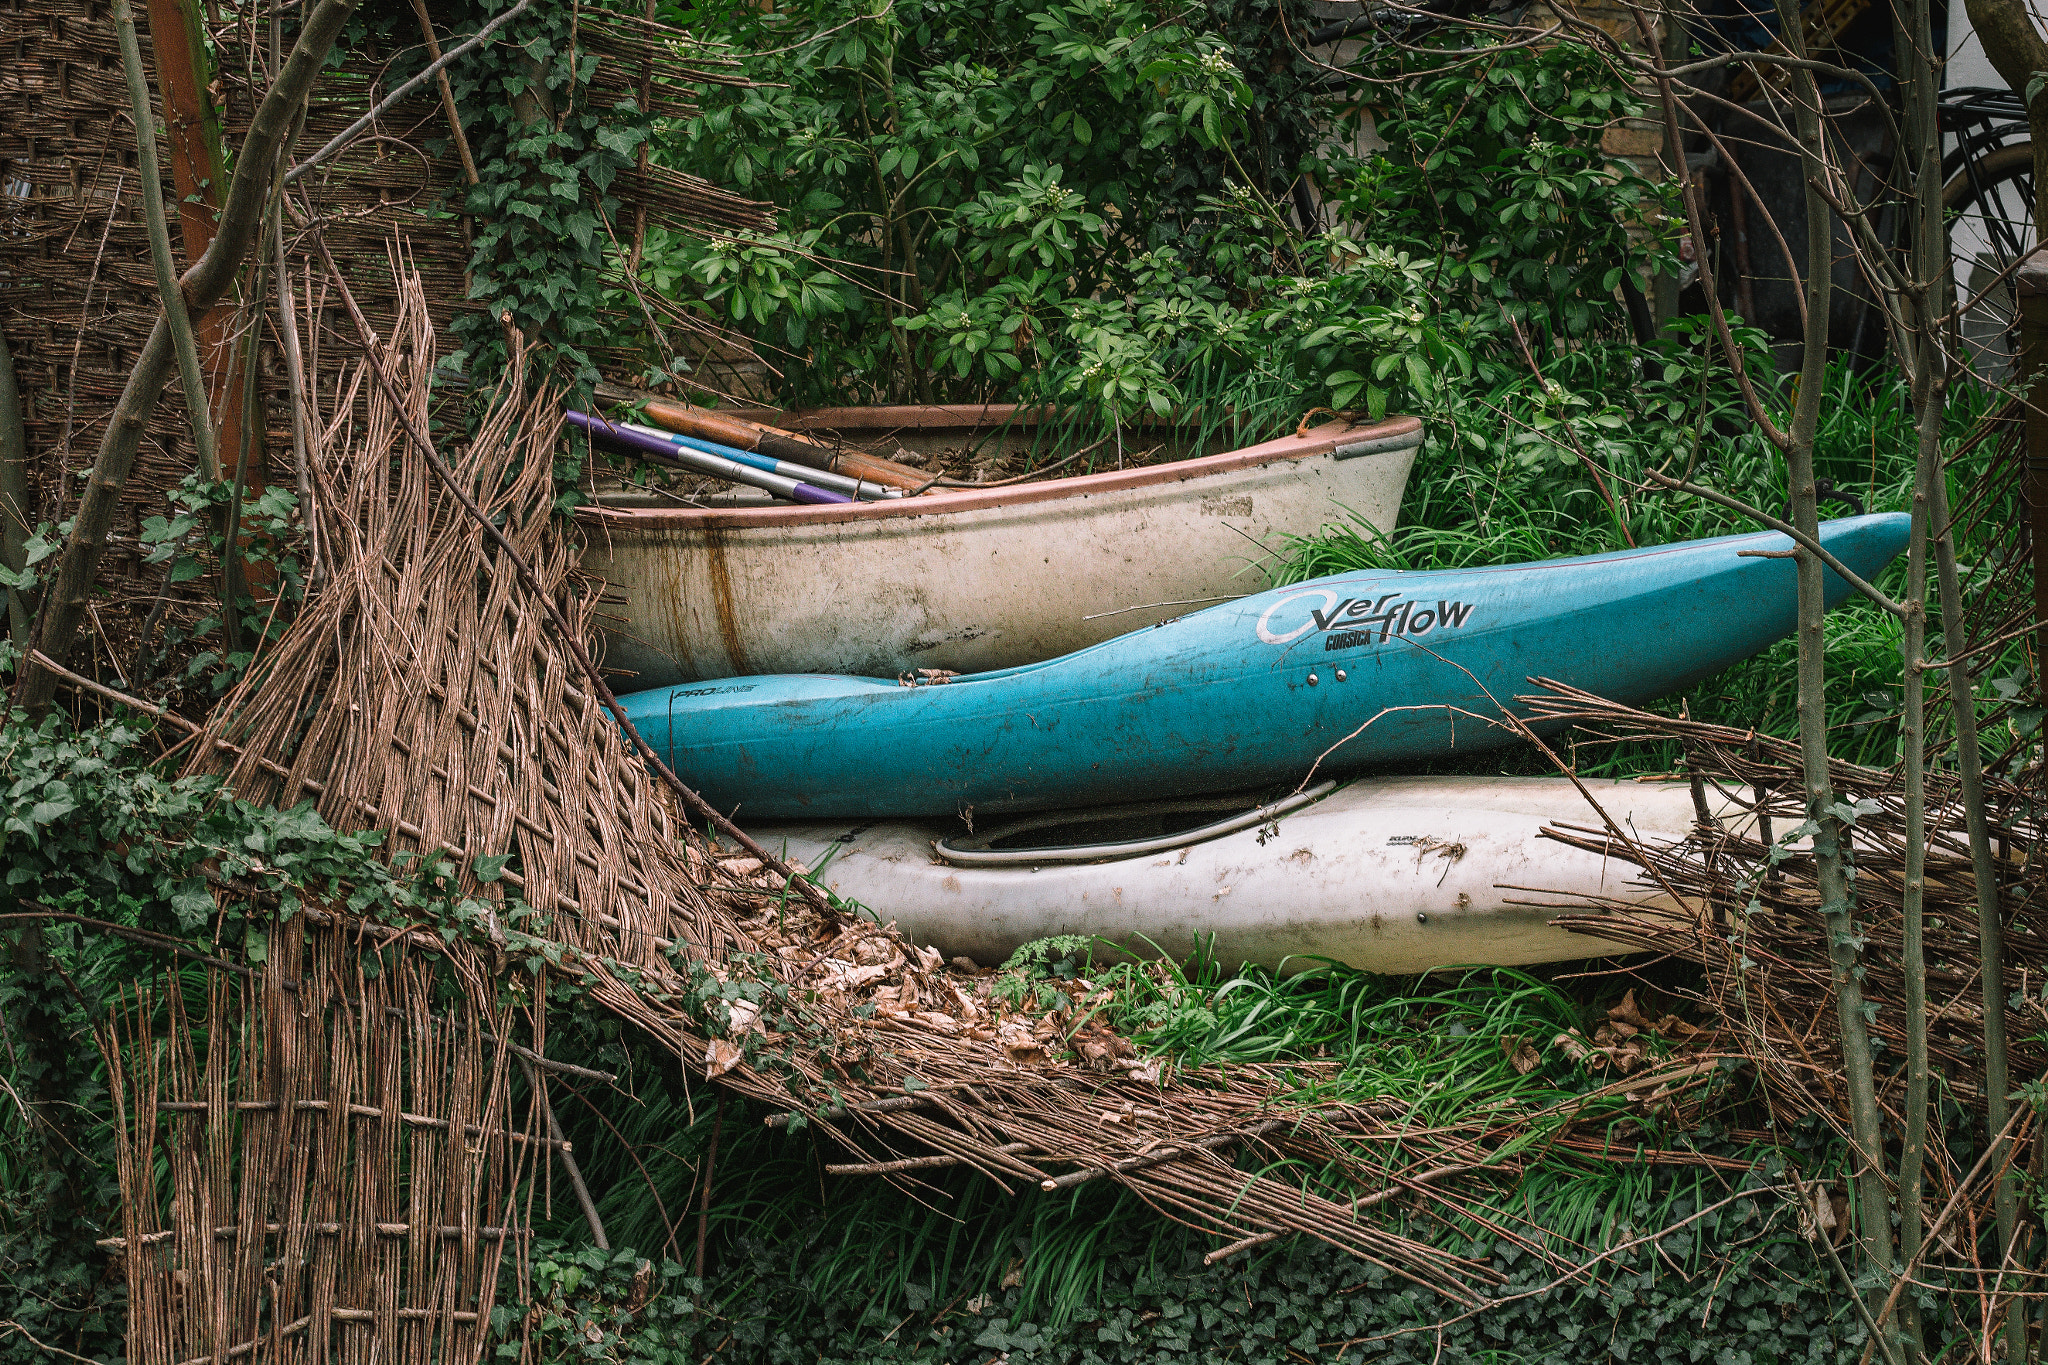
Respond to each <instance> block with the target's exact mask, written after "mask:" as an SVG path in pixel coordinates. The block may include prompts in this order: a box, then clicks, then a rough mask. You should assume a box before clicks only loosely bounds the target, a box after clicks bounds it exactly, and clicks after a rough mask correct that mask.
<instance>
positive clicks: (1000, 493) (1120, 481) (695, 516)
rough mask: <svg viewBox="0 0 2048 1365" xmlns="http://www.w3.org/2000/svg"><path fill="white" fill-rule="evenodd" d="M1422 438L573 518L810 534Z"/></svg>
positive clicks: (1336, 433)
mask: <svg viewBox="0 0 2048 1365" xmlns="http://www.w3.org/2000/svg"><path fill="white" fill-rule="evenodd" d="M1422 435H1423V432H1422V420H1421V419H1420V418H1417V417H1389V418H1387V419H1386V420H1385V421H1382V422H1374V423H1371V424H1369V425H1363V426H1361V425H1356V424H1354V423H1351V422H1341V421H1340V422H1326V423H1324V424H1323V425H1322V426H1319V427H1315V428H1313V429H1311V430H1309V431H1306V432H1303V433H1301V434H1299V435H1294V436H1282V437H1279V438H1278V439H1276V440H1271V441H1264V442H1261V443H1260V444H1258V445H1255V446H1246V447H1245V448H1244V449H1242V450H1228V451H1224V452H1223V453H1222V454H1219V455H1204V456H1202V457H1200V458H1199V459H1193V460H1175V461H1172V462H1170V463H1167V464H1156V465H1145V466H1143V467H1140V468H1136V469H1112V470H1106V471H1104V472H1102V473H1099V474H1077V475H1075V476H1073V477H1072V478H1065V479H1046V480H1044V481H1042V482H1039V483H1019V484H1011V485H1008V486H1007V487H1002V488H987V489H974V488H966V489H947V490H944V491H935V492H931V493H926V494H923V495H921V496H918V497H915V498H889V499H887V500H885V501H881V502H854V503H832V504H828V505H791V504H784V503H777V504H774V505H772V506H768V507H745V508H724V507H672V508H671V507H647V508H642V507H605V506H602V505H594V506H585V507H581V508H578V509H577V515H579V516H581V517H583V518H585V519H586V520H588V521H591V522H594V523H596V524H599V525H604V526H612V527H618V528H621V529H623V528H625V527H628V526H630V527H632V528H633V529H635V530H646V531H662V530H675V531H686V530H740V529H743V528H745V527H749V526H809V525H822V524H829V523H832V522H839V521H870V520H876V519H879V518H884V517H917V516H933V515H941V514H944V513H947V512H973V511H980V510H984V509H989V508H997V507H1016V506H1021V505H1025V504H1029V503H1034V502H1052V501H1058V500H1060V499H1063V498H1078V497H1086V496H1089V495H1090V494H1095V493H1114V492H1121V491H1123V490H1125V489H1133V488H1146V487H1151V486H1154V485H1163V484H1173V483H1182V482H1185V481H1187V480H1189V479H1199V478H1205V477H1209V476H1213V475H1217V474H1228V473H1233V472H1235V471H1238V470H1242V469H1256V468H1258V467H1259V466H1260V465H1267V464H1277V463H1279V462H1281V461H1283V460H1306V459H1310V458H1312V457H1314V456H1317V455H1330V456H1333V457H1335V458H1337V459H1352V458H1355V457H1357V456H1361V455H1378V454H1386V453H1390V452H1393V451H1398V450H1407V449H1411V448H1413V447H1415V446H1419V445H1421V444H1422Z"/></svg>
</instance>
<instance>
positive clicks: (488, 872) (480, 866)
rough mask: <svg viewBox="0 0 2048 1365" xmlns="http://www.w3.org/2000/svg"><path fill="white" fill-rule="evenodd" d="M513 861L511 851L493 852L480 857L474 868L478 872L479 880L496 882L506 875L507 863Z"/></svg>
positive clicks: (477, 877)
mask: <svg viewBox="0 0 2048 1365" xmlns="http://www.w3.org/2000/svg"><path fill="white" fill-rule="evenodd" d="M511 861H512V855H511V854H509V853H493V854H490V855H488V856H486V857H482V858H478V859H477V860H476V862H475V864H474V865H473V868H472V870H473V871H474V872H475V873H476V879H477V880H478V881H480V882H494V881H497V880H498V879H499V878H500V877H502V876H504V875H505V864H506V863H509V862H511Z"/></svg>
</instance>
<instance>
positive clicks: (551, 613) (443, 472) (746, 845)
mask: <svg viewBox="0 0 2048 1365" xmlns="http://www.w3.org/2000/svg"><path fill="white" fill-rule="evenodd" d="M312 242H313V247H314V249H315V250H317V251H318V252H319V253H320V260H321V263H322V264H323V265H325V266H326V267H327V273H328V274H329V275H330V276H331V277H332V278H333V280H334V285H335V288H336V289H337V290H338V291H339V293H340V295H341V301H342V303H343V304H344V305H345V306H346V307H347V309H348V314H349V317H350V319H351V320H352V321H353V322H354V323H355V326H356V331H357V332H358V333H359V334H360V335H361V337H362V339H363V362H364V364H366V365H367V366H368V367H369V370H370V375H371V377H372V378H373V379H374V380H375V381H376V383H377V387H378V388H379V389H381V390H383V393H384V397H385V400H386V401H387V402H389V403H390V404H391V408H392V413H393V415H394V416H396V417H397V418H398V421H399V426H400V428H401V429H402V430H403V431H404V432H405V434H406V436H407V437H408V438H409V439H410V440H411V441H412V443H413V446H414V448H415V449H417V450H418V451H419V452H420V457H421V458H422V459H424V460H425V461H426V462H427V467H428V468H429V469H432V470H433V471H434V477H435V478H436V479H439V480H440V482H441V485H442V487H444V488H446V489H447V490H448V492H449V494H450V496H452V497H453V498H454V499H455V500H456V502H457V503H459V504H460V505H461V507H462V510H463V511H464V512H465V513H467V514H468V516H469V518H470V520H472V521H474V522H475V523H476V524H477V526H478V527H479V528H481V529H482V531H483V533H484V536H485V538H486V539H488V540H489V541H490V542H491V543H492V544H493V545H495V546H496V547H497V549H498V552H499V553H500V554H502V555H504V556H505V559H506V561H507V562H508V563H510V564H511V565H512V569H513V572H514V573H516V574H517V575H518V577H519V581H520V583H521V584H522V585H523V586H524V587H525V588H526V590H527V591H528V592H530V593H532V594H533V599H534V601H535V602H537V603H538V604H539V605H540V609H541V613H542V615H544V616H546V617H547V619H548V624H549V625H551V626H553V627H554V629H555V634H556V635H557V637H558V638H559V639H560V640H561V642H562V648H563V649H564V650H566V651H568V654H569V658H570V660H571V662H573V663H574V664H575V666H576V669H577V671H578V672H580V673H581V674H582V675H583V678H584V681H585V682H587V683H589V685H590V689H591V691H592V692H593V693H594V694H595V695H596V696H597V699H598V700H599V701H600V702H601V703H602V704H603V705H604V708H605V709H606V710H607V711H609V712H611V714H612V719H613V720H615V721H617V722H618V724H619V728H620V729H622V730H624V731H625V733H626V738H627V739H628V740H630V741H631V742H632V745H633V747H634V749H635V750H637V751H638V752H639V754H640V758H641V761H642V762H644V763H646V764H647V766H648V767H649V768H651V769H653V770H654V772H655V773H656V774H657V775H659V776H660V778H661V780H662V781H663V782H665V783H667V785H668V787H669V789H670V790H671V791H673V792H674V793H675V794H676V795H677V796H678V797H679V798H681V800H682V802H683V804H684V805H685V806H687V807H689V808H690V809H692V810H695V811H696V812H697V813H698V814H700V815H702V816H703V817H704V818H706V819H707V820H709V821H710V822H711V823H712V824H714V825H716V826H717V827H718V829H719V831H720V832H721V833H724V834H728V835H731V836H732V839H733V842H735V843H737V844H738V845H739V846H740V847H741V848H743V849H745V850H746V851H747V852H748V854H750V855H751V856H753V857H756V858H759V859H760V860H761V862H762V863H763V864H764V865H765V866H768V867H771V868H773V869H774V870H775V872H776V874H777V875H778V876H780V877H782V878H783V880H784V881H785V882H787V883H788V884H789V885H791V886H794V887H796V888H797V890H798V891H799V892H800V893H801V894H802V895H803V897H804V899H805V900H807V901H809V902H810V903H811V906H812V908H813V909H815V910H817V911H818V913H820V914H821V915H824V916H825V917H826V918H828V919H837V918H839V914H840V912H839V911H838V910H836V909H835V908H833V905H832V902H831V900H830V898H829V897H827V896H826V895H825V893H824V892H823V891H822V890H820V889H819V888H818V887H817V886H815V885H813V884H812V883H811V882H809V881H807V880H805V879H803V878H801V877H799V876H798V875H797V874H796V872H795V871H793V870H792V869H791V868H790V866H789V865H788V864H787V863H785V862H783V861H782V859H780V858H778V857H776V856H775V855H774V854H772V853H770V852H769V851H768V850H767V849H765V848H763V847H762V846H761V845H760V844H758V843H756V842H754V839H753V838H752V836H750V835H749V834H747V832H746V831H745V830H743V829H741V828H740V827H739V826H738V825H735V824H734V823H733V822H732V821H731V820H729V819H727V818H726V816H725V814H724V812H722V811H720V810H719V809H718V808H717V807H716V806H713V805H712V804H711V803H710V802H709V801H706V800H705V799H704V798H703V797H701V796H699V795H698V794H697V792H696V791H695V789H693V788H692V787H690V786H689V785H688V784H687V783H685V782H684V781H683V779H682V778H680V777H678V776H676V774H675V770H674V769H672V768H670V767H669V766H668V764H666V763H664V762H663V761H662V759H661V756H660V755H659V754H657V753H655V752H654V746H653V745H651V744H649V743H648V742H647V740H646V737H645V736H643V735H642V734H641V733H640V731H639V729H638V728H637V727H636V726H634V724H633V722H632V719H631V718H630V717H628V716H627V715H626V709H625V708H624V707H623V706H621V705H619V698H618V695H617V694H616V693H614V692H613V691H612V689H611V685H610V684H609V683H607V682H606V681H605V680H604V675H603V674H602V673H600V672H599V671H598V667H597V665H596V663H594V662H593V661H592V660H591V657H590V652H589V651H588V650H586V649H585V648H584V647H583V641H582V640H581V639H579V638H577V635H576V632H575V630H574V629H573V628H571V626H570V625H569V622H568V621H567V620H566V619H565V618H564V617H563V615H562V609H561V608H560V607H558V606H556V605H555V600H554V598H552V597H550V596H549V595H548V593H547V591H546V590H545V589H544V588H543V587H542V586H541V582H540V579H539V578H538V576H536V575H535V573H534V571H533V565H532V564H530V563H529V562H527V558H526V556H525V555H523V554H521V553H520V552H519V547H518V546H516V545H514V544H513V543H512V541H511V539H510V538H509V537H508V536H506V534H505V533H504V532H503V531H501V530H499V529H498V527H497V524H496V523H495V522H493V521H492V520H491V518H490V516H489V515H488V514H486V513H485V511H484V510H483V508H481V507H479V506H477V504H476V499H475V498H473V497H471V496H470V493H469V490H468V489H466V488H464V487H463V486H462V485H461V483H460V482H459V481H458V480H457V479H456V477H455V472H454V471H453V470H451V469H450V468H449V467H448V465H447V462H446V461H444V460H443V459H442V458H441V452H440V451H439V450H437V449H435V447H434V443H433V441H432V440H431V439H430V438H429V437H428V436H427V434H426V433H425V432H423V431H421V430H420V429H419V426H418V424H417V423H416V422H415V421H414V420H413V415H412V413H411V412H409V411H408V410H407V409H406V406H405V403H404V400H403V399H402V398H401V397H400V395H399V392H398V389H397V388H396V386H394V385H393V384H392V382H391V376H390V375H389V374H388V373H386V371H385V369H384V362H383V360H382V359H381V353H382V350H383V341H382V339H381V338H379V337H378V335H377V333H376V332H375V331H373V330H372V329H371V327H370V323H369V320H368V319H367V318H365V317H364V316H363V310H362V309H361V308H360V307H358V306H357V304H356V297H355V293H354V292H353V291H352V290H350V288H349V287H348V280H347V279H346V278H345V277H344V276H343V275H342V273H341V267H340V266H339V265H337V264H336V263H335V260H334V256H333V254H332V253H331V252H329V251H328V249H327V241H326V238H325V237H324V236H323V235H322V234H321V233H320V232H319V231H318V230H316V231H314V233H313V234H312ZM515 363H517V362H516V360H515Z"/></svg>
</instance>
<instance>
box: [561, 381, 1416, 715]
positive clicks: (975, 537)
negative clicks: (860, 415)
mask: <svg viewBox="0 0 2048 1365" xmlns="http://www.w3.org/2000/svg"><path fill="white" fill-rule="evenodd" d="M1421 441H1422V426H1421V423H1419V422H1417V421H1416V420H1415V419H1413V418H1394V419H1391V420H1389V421H1386V422H1381V423H1378V424H1377V425H1374V426H1371V427H1353V426H1351V425H1350V424H1348V423H1343V422H1333V423H1329V424H1327V425H1325V426H1322V427H1318V428H1316V429H1315V430H1313V431H1311V432H1308V433H1307V434H1305V435H1303V436H1289V437H1285V438H1282V439H1281V440H1278V441H1269V442H1267V443H1265V444H1264V445H1260V446H1253V447H1250V448H1248V449H1245V450H1241V451H1232V452H1230V453H1228V454H1224V455H1215V456H1208V457H1205V458H1202V459H1196V460H1184V461H1180V462H1177V463H1174V464H1165V465H1152V466H1147V467H1145V468H1142V469H1132V470H1125V471H1110V472H1108V473H1103V474H1090V475H1083V476H1079V477H1075V478H1069V479H1050V480H1046V481H1044V482H1041V483H1035V484H1019V485H1016V486H1014V487H1010V488H993V489H985V490H972V489H970V490H961V491H954V492H946V493H933V494H927V495H924V496H921V497H916V498H901V499H890V500H888V501H884V502H872V503H862V504H857V505H850V506H834V507H788V506H764V507H750V508H738V509H726V508H714V509H698V508H681V509H669V508H659V509H656V508H633V509H615V508H594V509H587V510H586V514H585V521H586V540H587V548H586V550H585V552H584V556H583V565H584V568H585V569H587V570H588V571H589V572H590V573H592V574H593V575H595V576H596V577H598V578H600V579H602V580H603V581H604V583H605V585H606V587H607V588H608V589H609V591H610V595H611V596H612V597H613V598H614V599H615V600H616V601H619V602H621V603H622V605H620V606H616V607H613V608H612V609H611V614H613V615H616V616H617V617H618V618H619V619H618V621H617V622H616V623H615V624H613V625H611V626H610V627H609V628H608V630H607V635H606V645H605V664H606V666H607V667H608V668H614V669H621V670H626V671H629V672H631V673H632V674H633V675H634V678H635V684H634V685H635V686H641V687H651V686H664V685H669V684H673V683H679V682H684V681H691V680H701V679H707V678H727V677H734V676H738V675H742V674H751V673H817V672H825V673H852V674H858V675H863V676H872V677H890V678H893V677H895V676H897V675H898V674H901V673H903V672H905V671H907V670H910V669H916V668H938V669H950V670H952V671H954V672H960V673H974V672H983V671H986V670H989V669H995V668H1008V667H1012V666H1014V665H1018V664H1025V663H1035V662H1037V661H1039V660H1042V659H1050V658H1056V657H1058V656H1059V655H1062V654H1070V653H1072V652H1073V651H1075V650H1077V649H1082V648H1085V647H1087V646H1089V645H1092V644H1096V643H1099V642H1100V641H1103V640H1107V639H1110V638H1112V637H1114V636H1117V635H1120V634H1123V633H1124V632H1125V631H1129V630H1133V629H1136V628H1138V627H1141V626H1148V625H1151V624H1153V623H1154V622H1156V621H1163V620H1165V619H1167V618H1168V617H1170V616H1174V615H1176V614H1178V613H1180V612H1182V611H1185V610H1187V609H1188V605H1189V604H1190V603H1193V604H1201V603H1205V602H1213V601H1216V600H1219V599H1223V598H1228V597H1234V596H1240V595H1243V594H1244V593H1246V592H1247V591H1249V590H1252V589H1255V588H1256V586H1257V584H1256V583H1255V582H1248V581H1247V566H1248V565H1249V564H1250V563H1251V562H1252V561H1254V560H1256V559H1257V558H1258V557H1259V555H1260V554H1261V552H1262V547H1263V546H1264V545H1265V544H1266V542H1267V541H1268V540H1269V539H1270V538H1271V537H1273V536H1274V535H1276V534H1277V533H1280V532H1295V533H1299V534H1305V533H1307V532H1310V531H1313V530H1315V529H1316V528H1317V527H1318V526H1321V525H1322V524H1324V523H1325V522H1328V521H1332V520H1336V519H1339V518H1342V517H1344V516H1345V515H1347V513H1349V514H1356V515H1357V516H1359V517H1361V518H1363V519H1364V520H1365V521H1366V522H1367V523H1369V524H1370V525H1372V526H1375V527H1377V528H1379V529H1381V530H1386V529H1388V528H1390V527H1391V526H1392V525H1393V524H1394V517H1395V514H1396V513H1397V512H1398V511H1399V509H1400V504H1401V493H1402V490H1403V488H1404V487H1405V486H1406V484H1407V482H1408V470H1409V467H1410V466H1411V465H1412V464H1413V463H1414V460H1415V451H1416V449H1417V447H1418V446H1419V445H1420V444H1421ZM1340 452H1341V458H1340V457H1339V455H1340ZM1081 566H1085V567H1081ZM1077 569H1078V570H1079V571H1077Z"/></svg>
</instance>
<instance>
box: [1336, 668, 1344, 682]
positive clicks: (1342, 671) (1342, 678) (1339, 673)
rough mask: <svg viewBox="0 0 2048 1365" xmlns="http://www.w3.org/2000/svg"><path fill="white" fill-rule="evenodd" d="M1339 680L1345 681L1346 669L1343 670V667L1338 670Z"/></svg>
mask: <svg viewBox="0 0 2048 1365" xmlns="http://www.w3.org/2000/svg"><path fill="white" fill-rule="evenodd" d="M1337 681H1338V682H1343V681H1344V670H1343V669H1341V668H1340V669H1338V670H1337Z"/></svg>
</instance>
